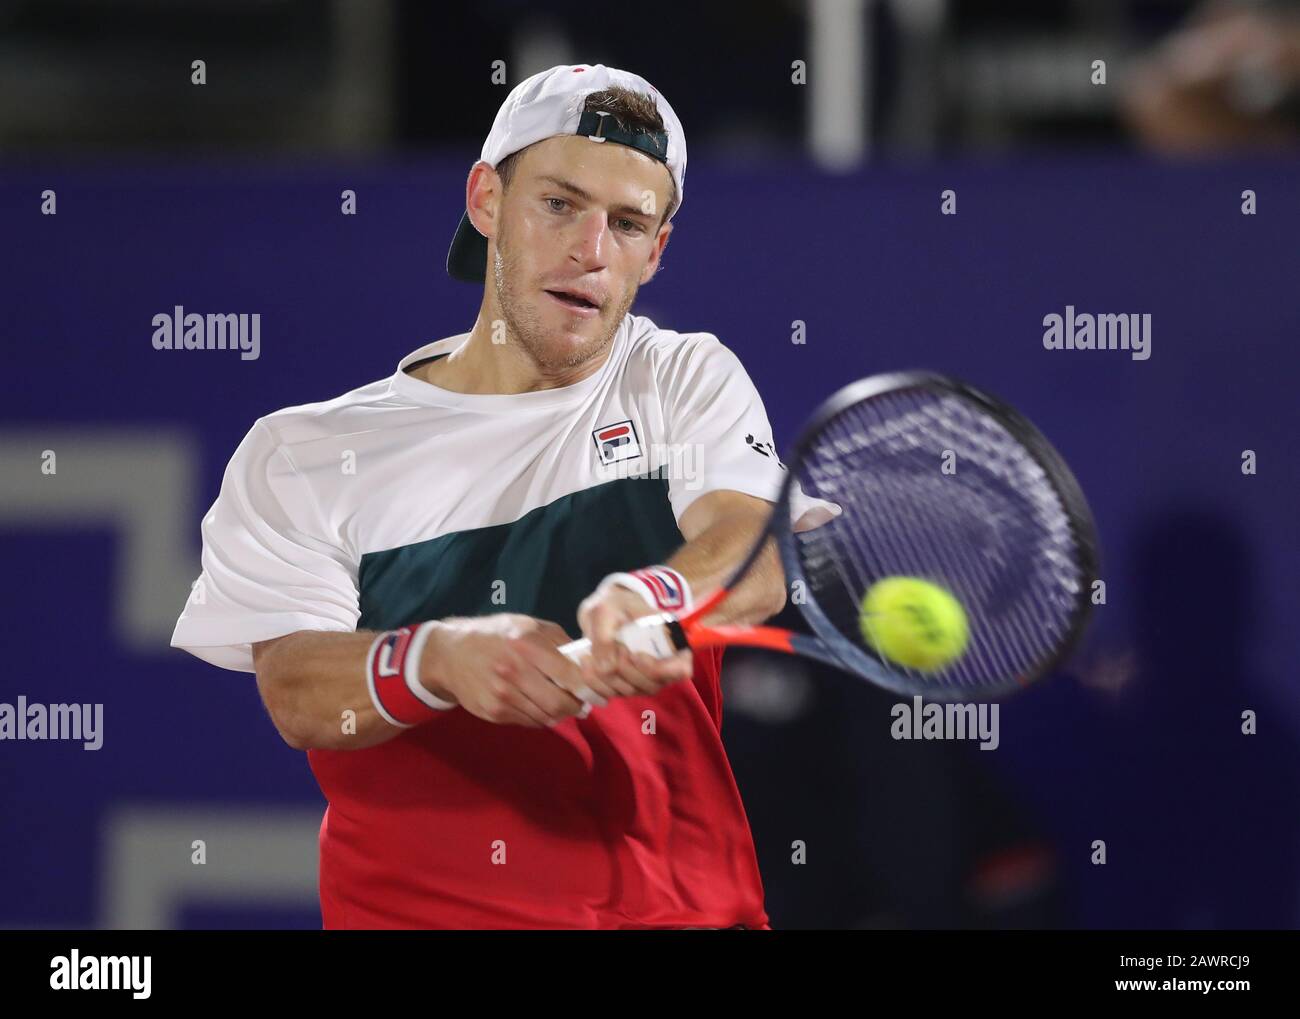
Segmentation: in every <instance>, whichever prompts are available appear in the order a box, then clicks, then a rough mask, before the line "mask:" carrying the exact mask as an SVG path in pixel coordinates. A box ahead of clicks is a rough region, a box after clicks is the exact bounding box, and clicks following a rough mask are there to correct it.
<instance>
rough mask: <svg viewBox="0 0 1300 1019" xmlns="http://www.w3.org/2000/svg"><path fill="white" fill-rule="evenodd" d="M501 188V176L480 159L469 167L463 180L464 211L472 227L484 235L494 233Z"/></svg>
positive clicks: (492, 234) (487, 235) (488, 235)
mask: <svg viewBox="0 0 1300 1019" xmlns="http://www.w3.org/2000/svg"><path fill="white" fill-rule="evenodd" d="M502 190H503V188H502V186H501V177H500V176H499V175H498V174H497V172H496V170H494V169H493V168H492V167H491V166H489V165H488V164H487V163H485V162H483V161H482V160H481V159H480V160H479V161H478V162H477V163H475V164H474V165H473V166H472V167H470V171H469V179H468V180H466V181H465V211H466V212H467V213H469V221H470V222H471V223H472V224H473V225H474V229H475V230H477V231H478V232H479V233H481V234H482V235H483V236H484V237H492V236H495V234H496V225H497V215H498V207H499V205H500V201H501V192H502Z"/></svg>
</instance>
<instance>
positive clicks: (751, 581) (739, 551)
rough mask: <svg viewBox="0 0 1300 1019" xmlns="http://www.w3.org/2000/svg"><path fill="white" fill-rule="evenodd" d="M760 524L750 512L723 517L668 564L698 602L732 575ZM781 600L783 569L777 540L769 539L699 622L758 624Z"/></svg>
mask: <svg viewBox="0 0 1300 1019" xmlns="http://www.w3.org/2000/svg"><path fill="white" fill-rule="evenodd" d="M764 526H766V520H763V519H759V518H757V517H755V516H754V515H753V514H749V513H745V514H736V515H735V516H728V517H722V518H720V519H719V520H716V521H714V522H713V523H712V524H710V525H709V527H707V528H705V530H703V531H701V532H700V533H699V534H698V535H696V537H695V538H694V539H693V540H691V541H688V542H687V543H686V544H685V545H683V546H682V547H681V548H680V549H678V550H677V552H676V553H675V554H674V555H673V556H672V558H671V559H669V560H668V562H667V564H666V565H668V566H671V567H672V568H673V569H675V570H677V571H678V572H679V573H681V574H682V575H683V576H684V577H685V578H686V580H687V582H688V583H689V584H690V585H691V590H692V592H694V595H695V599H696V601H697V602H698V601H700V600H702V599H703V598H704V597H706V596H707V595H708V594H709V593H711V592H712V591H714V590H716V589H717V588H718V587H720V586H721V585H722V584H725V583H726V582H727V581H728V580H729V579H730V578H731V574H732V573H733V572H734V571H735V569H736V567H737V566H739V565H740V562H741V560H742V559H743V558H744V557H745V556H746V555H747V554H748V552H749V550H750V549H751V548H752V547H753V545H754V542H755V541H756V540H758V536H759V534H760V533H761V532H762V530H763V528H764ZM785 600H786V590H785V572H784V571H783V570H782V568H781V558H780V555H779V554H778V553H777V550H776V543H775V542H774V541H771V540H769V541H768V543H767V548H766V549H765V550H764V552H763V554H762V555H761V556H759V558H758V560H757V561H756V562H755V563H754V566H753V567H752V568H751V569H750V571H749V573H747V574H746V575H745V577H744V579H743V580H742V581H741V583H740V584H739V585H738V586H737V587H736V589H735V590H733V591H732V593H731V594H730V595H728V597H727V598H726V599H724V600H723V602H722V604H721V605H719V606H718V608H717V609H715V610H714V611H713V612H711V613H709V615H707V616H705V617H704V620H703V622H704V623H705V625H709V626H718V625H721V624H726V623H731V624H736V625H746V626H756V625H758V624H760V623H763V622H765V621H766V620H768V619H770V618H771V617H772V616H774V615H776V614H777V613H778V612H780V611H781V609H782V608H784V606H785Z"/></svg>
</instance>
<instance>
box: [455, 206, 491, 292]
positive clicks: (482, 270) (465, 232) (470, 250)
mask: <svg viewBox="0 0 1300 1019" xmlns="http://www.w3.org/2000/svg"><path fill="white" fill-rule="evenodd" d="M487 247H488V245H487V238H486V237H484V236H483V235H482V234H481V233H479V232H478V231H477V230H475V229H474V224H473V223H471V222H470V221H469V213H468V212H465V213H462V214H461V217H460V225H459V226H458V227H456V236H454V237H453V238H452V239H451V247H450V248H449V249H448V251H447V275H448V276H450V277H451V278H452V279H457V280H462V281H463V282H465V283H482V282H483V281H484V280H486V279H487Z"/></svg>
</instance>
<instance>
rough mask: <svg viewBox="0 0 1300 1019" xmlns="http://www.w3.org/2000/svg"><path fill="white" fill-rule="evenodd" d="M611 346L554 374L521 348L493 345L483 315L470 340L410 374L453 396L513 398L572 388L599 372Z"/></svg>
mask: <svg viewBox="0 0 1300 1019" xmlns="http://www.w3.org/2000/svg"><path fill="white" fill-rule="evenodd" d="M612 348H613V342H612V341H611V342H610V343H608V344H606V345H605V348H604V349H603V350H602V351H600V353H598V354H596V355H595V356H594V357H591V358H590V359H588V360H587V361H586V362H584V363H583V364H581V365H579V366H577V367H576V368H564V369H561V370H558V371H554V372H548V371H545V370H544V369H542V368H541V367H540V366H538V364H537V363H536V362H535V361H534V360H533V359H532V358H531V357H529V356H528V353H527V352H526V351H525V350H523V349H522V347H521V346H520V344H518V343H517V342H513V341H512V340H510V339H507V340H506V342H504V343H493V342H492V330H491V325H490V323H487V322H485V321H484V319H483V317H482V315H480V316H479V319H478V321H476V322H475V323H474V328H473V329H472V330H471V331H470V334H469V338H468V339H467V340H466V341H465V342H464V343H462V344H461V345H460V346H459V347H457V348H456V349H455V350H453V351H452V352H451V353H450V354H448V355H447V356H445V357H440V358H438V359H437V360H436V361H428V362H425V363H424V364H423V365H421V366H420V367H419V368H416V369H415V370H414V371H412V372H410V374H411V375H412V376H413V377H414V378H417V379H420V380H421V381H423V382H428V383H431V384H432V385H435V386H438V387H439V388H440V389H447V390H450V391H452V392H454V393H467V394H472V395H480V396H486V395H513V394H516V393H531V392H536V391H537V390H542V389H558V388H560V387H561V386H571V385H573V384H575V383H577V382H581V381H582V380H583V379H585V378H589V377H590V376H591V375H593V374H595V373H596V372H598V371H599V370H600V368H601V366H602V365H603V364H604V363H605V359H606V358H608V357H609V353H610V350H611V349H612Z"/></svg>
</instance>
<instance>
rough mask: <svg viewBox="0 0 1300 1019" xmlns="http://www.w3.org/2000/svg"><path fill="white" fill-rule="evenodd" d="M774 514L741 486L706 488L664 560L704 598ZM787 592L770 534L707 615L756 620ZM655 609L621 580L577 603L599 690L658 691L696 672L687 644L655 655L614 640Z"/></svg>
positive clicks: (591, 682) (588, 668)
mask: <svg viewBox="0 0 1300 1019" xmlns="http://www.w3.org/2000/svg"><path fill="white" fill-rule="evenodd" d="M771 514H772V504H771V503H769V502H767V501H766V500H763V499H758V498H755V497H754V496H751V495H745V494H743V493H741V492H733V491H729V490H718V491H714V492H709V493H707V494H705V495H702V496H700V498H698V499H696V500H695V501H694V502H693V503H691V505H690V506H688V507H687V508H686V511H685V512H684V513H683V514H682V516H681V519H680V520H679V521H678V527H679V529H680V530H681V532H682V537H684V538H685V539H686V543H685V544H684V545H682V547H681V548H680V549H678V550H677V552H676V553H674V554H673V556H672V557H671V558H670V559H669V560H668V562H667V563H666V564H664V565H667V566H671V567H672V568H673V569H675V570H677V572H679V573H680V574H682V576H684V577H685V578H686V582H687V583H688V584H690V585H691V590H692V591H693V592H694V594H695V598H696V600H697V601H698V600H701V599H703V598H705V597H707V596H708V595H709V594H710V593H711V592H712V591H714V590H716V589H717V588H718V587H720V586H721V585H722V584H723V583H725V582H726V581H727V580H728V579H729V578H730V576H731V574H732V572H733V571H734V570H735V569H736V567H737V566H739V565H740V561H741V560H742V559H743V558H744V556H745V554H746V553H747V552H748V551H749V550H750V548H751V547H753V544H754V542H755V541H756V540H758V536H759V535H760V534H761V533H762V532H763V528H764V527H765V526H766V525H767V521H768V518H769V517H770V516H771ZM647 565H650V564H647ZM785 600H786V595H785V571H784V570H783V569H782V568H781V559H780V555H779V554H778V553H777V550H776V544H775V542H769V543H768V546H767V548H766V549H765V550H764V552H763V554H762V555H761V556H760V557H759V558H758V560H757V561H756V562H755V564H754V566H753V568H752V569H751V570H750V571H749V573H747V574H746V575H745V577H744V579H743V580H741V582H740V583H739V584H738V585H737V586H736V588H735V589H734V590H733V591H732V593H731V594H730V595H729V596H728V597H727V598H726V600H725V601H723V603H722V604H721V605H719V606H718V608H717V609H715V610H714V611H713V612H711V613H710V614H709V615H708V616H706V617H705V618H704V621H705V622H707V623H708V624H709V625H713V626H717V625H720V624H724V623H731V624H739V625H755V624H758V623H762V622H763V621H765V620H767V619H770V618H771V617H772V616H774V615H776V614H777V613H778V612H780V611H781V609H782V608H784V606H785ZM650 614H651V613H650V610H648V609H647V608H646V603H645V601H644V600H643V599H642V598H641V597H640V596H639V595H637V594H636V593H635V592H633V591H629V590H627V589H625V588H622V587H611V588H609V589H607V590H606V591H604V592H603V593H601V594H600V595H599V596H597V595H595V594H593V595H592V596H590V597H589V598H587V599H586V600H585V601H584V602H583V603H582V605H581V606H579V608H578V623H579V625H580V626H581V627H582V631H583V633H584V634H585V635H586V636H587V637H589V638H590V639H591V644H592V653H591V658H590V659H588V662H587V663H585V665H584V677H585V678H586V680H587V685H588V686H590V687H591V688H592V689H593V690H595V691H596V692H597V693H598V694H601V695H602V696H604V697H616V696H625V697H626V696H635V695H639V694H654V693H657V692H658V691H659V690H661V689H662V688H663V687H665V686H667V685H668V684H670V683H673V682H676V681H677V680H679V679H686V678H689V677H690V675H691V668H692V664H691V658H692V656H691V653H690V652H689V651H680V652H678V653H677V654H676V655H673V656H672V657H670V658H664V659H659V660H656V659H653V658H651V657H649V656H648V655H644V654H634V653H632V652H630V651H628V650H627V648H625V647H624V646H623V645H622V644H620V643H618V641H617V640H615V635H616V634H617V633H618V630H619V628H620V627H622V626H623V625H624V624H626V623H629V622H631V621H632V620H633V619H638V618H640V617H641V616H646V615H650Z"/></svg>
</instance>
